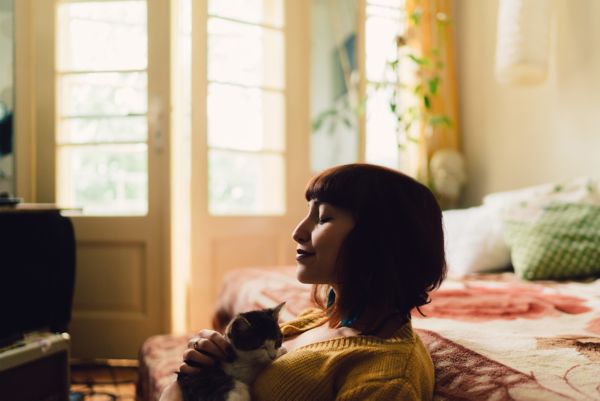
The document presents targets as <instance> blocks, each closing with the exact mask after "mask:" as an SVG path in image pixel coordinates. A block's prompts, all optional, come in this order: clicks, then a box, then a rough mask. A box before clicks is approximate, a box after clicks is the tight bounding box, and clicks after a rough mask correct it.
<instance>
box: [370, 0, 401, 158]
mask: <svg viewBox="0 0 600 401" xmlns="http://www.w3.org/2000/svg"><path fill="white" fill-rule="evenodd" d="M404 15H405V13H404V0H367V4H366V17H365V53H366V54H365V60H366V61H365V70H366V71H365V75H366V83H367V84H366V96H367V103H366V128H365V159H366V161H367V162H370V163H376V164H381V165H385V166H388V167H392V168H398V167H399V165H398V133H397V129H398V127H399V125H398V124H397V120H396V116H395V114H394V113H392V112H391V110H390V99H392V96H393V92H394V87H395V86H396V85H398V82H397V79H398V77H397V76H396V75H395V74H394V73H393V71H391V69H390V68H388V67H387V66H388V63H389V62H390V61H391V60H395V59H397V58H398V53H397V52H398V48H397V46H396V38H397V37H398V36H399V35H400V34H403V33H404V31H405V30H406V21H405V20H404Z"/></svg>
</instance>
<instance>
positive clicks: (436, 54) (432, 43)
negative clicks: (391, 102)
mask: <svg viewBox="0 0 600 401" xmlns="http://www.w3.org/2000/svg"><path fill="white" fill-rule="evenodd" d="M406 13H407V21H408V31H407V34H406V39H407V45H408V46H409V47H410V50H411V51H412V52H413V53H414V54H416V55H418V56H420V57H421V59H425V60H428V61H427V62H426V63H425V64H424V65H418V66H417V73H416V74H415V79H416V80H417V81H418V82H416V83H417V84H421V85H422V86H423V87H428V85H429V84H430V81H431V80H432V79H433V78H434V76H436V75H437V76H438V77H439V84H438V85H437V87H436V88H437V89H436V90H435V93H434V94H432V95H431V96H428V97H429V101H428V102H426V101H424V100H423V99H421V101H420V102H419V106H418V107H419V108H420V113H419V115H420V119H419V125H418V127H417V128H416V130H417V131H418V133H417V134H416V136H417V139H418V140H417V141H415V142H414V145H413V149H412V152H411V153H412V157H411V160H412V163H411V164H412V166H411V167H410V169H411V170H412V172H411V173H412V174H413V175H414V176H415V177H416V178H417V179H419V180H420V181H421V182H424V183H427V184H428V185H429V186H430V187H432V186H433V189H434V192H436V191H435V182H434V181H435V172H433V171H432V168H431V165H430V162H431V161H432V158H434V157H435V155H436V153H437V154H441V153H443V152H446V154H453V155H454V156H455V157H457V155H458V157H460V156H459V153H457V151H458V150H459V148H460V138H459V121H458V104H457V103H458V102H457V90H456V86H457V83H456V71H455V61H454V32H453V26H454V20H453V15H452V2H451V0H407V2H406ZM436 65H437V66H438V67H437V68H436V67H435V66H436ZM421 96H423V95H421ZM426 103H428V106H426ZM439 151H443V152H439ZM451 157H452V156H451ZM438 159H439V157H438ZM460 162H462V158H461V160H460ZM463 169H464V168H463ZM452 173H453V174H458V175H460V174H459V172H452ZM462 176H463V177H455V178H456V179H457V180H459V181H461V182H460V183H459V186H461V185H462V183H464V171H462ZM436 195H440V196H438V198H440V197H443V196H442V195H443V194H438V193H436ZM455 201H456V199H455V200H451V199H448V200H446V202H447V203H451V202H455ZM445 206H450V205H445Z"/></svg>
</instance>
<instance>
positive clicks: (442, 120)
mask: <svg viewBox="0 0 600 401" xmlns="http://www.w3.org/2000/svg"><path fill="white" fill-rule="evenodd" d="M429 125H431V126H433V127H436V126H440V125H444V126H446V127H451V126H452V121H451V120H450V117H448V116H444V115H441V116H432V117H431V118H430V119H429Z"/></svg>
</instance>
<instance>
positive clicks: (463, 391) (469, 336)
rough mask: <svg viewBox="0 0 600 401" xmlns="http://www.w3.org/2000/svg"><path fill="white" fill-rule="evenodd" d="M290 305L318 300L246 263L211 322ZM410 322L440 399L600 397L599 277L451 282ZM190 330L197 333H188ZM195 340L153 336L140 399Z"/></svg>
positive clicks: (144, 355)
mask: <svg viewBox="0 0 600 401" xmlns="http://www.w3.org/2000/svg"><path fill="white" fill-rule="evenodd" d="M283 300H285V301H287V304H286V308H285V311H284V312H283V314H282V319H283V320H286V319H290V318H292V317H294V316H295V315H297V314H298V313H300V312H301V311H302V310H303V309H305V308H307V307H310V306H312V305H311V301H310V287H308V286H305V285H303V284H300V283H298V282H297V281H296V280H295V277H294V268H293V267H281V268H269V269H256V268H250V269H240V270H237V271H234V272H232V273H230V274H229V275H228V276H227V277H226V280H225V284H224V286H223V288H222V291H221V296H220V297H219V301H218V304H217V306H216V310H215V314H214V319H213V326H214V328H215V329H217V330H222V329H223V328H224V326H225V325H226V324H227V322H228V321H229V319H230V318H231V317H232V316H233V315H234V314H236V313H238V312H241V311H245V310H250V309H255V308H263V307H269V306H274V305H276V304H278V303H279V302H280V301H283ZM432 300H433V302H432V303H431V304H430V305H427V306H425V307H423V308H422V311H423V313H424V314H425V315H426V316H425V317H423V316H421V315H420V314H419V313H414V314H413V326H414V327H415V329H416V331H417V333H418V334H419V336H420V337H421V339H422V340H423V342H424V343H425V344H426V346H427V348H428V349H429V352H430V354H431V357H432V359H433V361H434V365H435V370H436V385H435V399H437V400H473V401H475V400H477V401H480V400H498V401H500V400H515V401H531V400H540V401H541V400H544V401H548V400H565V401H566V400H600V280H598V279H596V280H594V279H590V280H586V281H564V282H559V281H536V282H529V281H524V280H522V279H520V278H517V277H516V276H515V275H514V273H512V272H504V273H499V274H474V275H469V276H465V277H463V278H450V279H447V280H446V281H445V282H444V283H443V285H442V287H441V288H440V289H438V290H436V291H435V292H434V293H433V294H432ZM190 336H191V335H190ZM190 336H168V335H167V336H164V335H163V336H155V337H151V338H149V339H148V340H147V341H146V342H145V343H144V345H143V347H142V349H141V351H140V380H139V383H138V399H139V400H145V401H146V400H147V401H150V400H157V399H158V396H159V394H160V391H161V389H162V388H164V387H165V386H166V385H168V384H169V383H171V382H172V381H173V380H174V377H175V376H174V374H173V372H174V371H175V370H177V368H178V366H179V364H180V360H181V355H182V353H183V351H184V349H185V347H186V343H187V340H188V338H189V337H190Z"/></svg>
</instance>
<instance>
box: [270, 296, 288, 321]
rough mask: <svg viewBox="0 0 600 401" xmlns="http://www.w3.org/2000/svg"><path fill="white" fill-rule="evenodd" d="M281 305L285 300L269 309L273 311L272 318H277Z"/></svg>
mask: <svg viewBox="0 0 600 401" xmlns="http://www.w3.org/2000/svg"><path fill="white" fill-rule="evenodd" d="M283 305H285V301H284V302H282V303H280V304H279V305H277V306H276V307H274V308H273V309H271V310H272V311H273V312H272V313H273V318H274V319H275V320H277V319H279V312H280V311H281V308H283Z"/></svg>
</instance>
